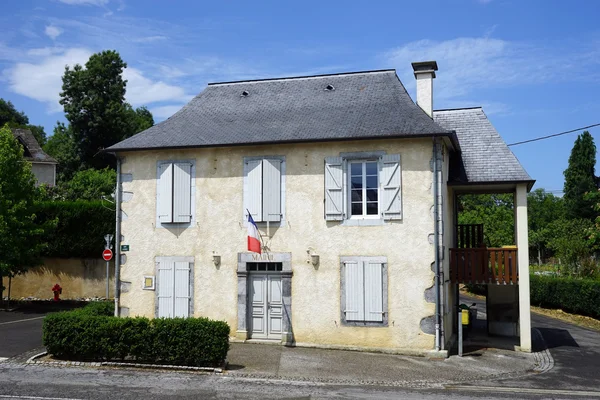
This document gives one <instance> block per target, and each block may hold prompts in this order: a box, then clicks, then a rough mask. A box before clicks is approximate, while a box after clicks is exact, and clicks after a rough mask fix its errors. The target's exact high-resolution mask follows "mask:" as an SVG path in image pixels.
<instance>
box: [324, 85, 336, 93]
mask: <svg viewBox="0 0 600 400" xmlns="http://www.w3.org/2000/svg"><path fill="white" fill-rule="evenodd" d="M325 90H329V91H332V90H335V88H334V87H333V85H331V84H329V85H327V86H326V87H325Z"/></svg>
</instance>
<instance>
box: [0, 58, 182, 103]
mask: <svg viewBox="0 0 600 400" xmlns="http://www.w3.org/2000/svg"><path fill="white" fill-rule="evenodd" d="M91 55H92V52H91V51H90V50H88V49H85V48H71V49H61V48H57V47H46V48H40V49H32V50H29V51H28V52H27V56H28V58H30V59H31V60H32V61H30V62H19V63H16V64H14V66H13V67H11V68H9V69H7V70H5V71H4V74H3V75H4V78H5V79H6V80H7V81H8V86H9V88H10V90H11V91H13V92H14V93H18V94H20V95H23V96H26V97H29V98H32V99H35V100H37V101H40V102H43V103H47V104H48V111H49V112H59V111H61V110H62V106H61V105H60V104H59V102H58V101H59V99H60V95H59V94H60V91H61V87H62V76H63V74H64V71H65V66H66V65H69V66H71V67H72V66H74V65H75V64H80V65H85V63H86V62H87V60H88V59H89V57H90V56H91ZM123 78H124V79H126V80H127V93H126V95H125V97H126V99H127V101H128V102H129V103H131V104H132V105H133V106H135V107H137V106H141V105H148V104H152V103H156V102H162V101H171V102H172V101H175V102H178V103H183V102H187V101H189V100H190V99H191V98H192V97H193V96H191V95H186V93H185V90H184V89H183V88H182V87H179V86H174V85H170V84H168V83H165V82H163V81H153V80H151V79H149V78H147V77H145V76H144V73H143V72H142V71H140V70H138V69H136V68H131V67H130V68H127V69H125V71H124V72H123ZM163 113H164V111H163Z"/></svg>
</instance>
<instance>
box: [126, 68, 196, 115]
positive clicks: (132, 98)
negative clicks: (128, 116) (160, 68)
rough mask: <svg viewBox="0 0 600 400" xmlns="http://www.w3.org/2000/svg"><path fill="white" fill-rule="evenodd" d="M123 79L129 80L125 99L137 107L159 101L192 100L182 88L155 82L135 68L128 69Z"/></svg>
mask: <svg viewBox="0 0 600 400" xmlns="http://www.w3.org/2000/svg"><path fill="white" fill-rule="evenodd" d="M123 77H124V78H125V79H127V93H126V94H125V97H126V98H127V101H128V102H129V103H131V105H133V106H135V107H137V106H141V105H147V104H150V103H156V102H159V101H173V100H175V101H187V100H188V99H189V98H190V96H188V95H186V94H185V90H184V89H183V88H182V87H180V86H173V85H169V84H167V83H165V82H162V81H158V82H153V81H152V80H150V79H148V78H146V77H145V76H144V75H143V74H142V72H141V71H140V70H138V69H135V68H131V67H129V68H127V69H126V70H125V71H124V72H123Z"/></svg>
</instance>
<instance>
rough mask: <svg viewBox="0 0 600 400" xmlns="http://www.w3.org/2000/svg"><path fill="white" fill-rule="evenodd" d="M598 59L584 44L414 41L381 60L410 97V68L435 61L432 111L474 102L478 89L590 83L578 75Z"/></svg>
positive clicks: (595, 51) (487, 39)
mask: <svg viewBox="0 0 600 400" xmlns="http://www.w3.org/2000/svg"><path fill="white" fill-rule="evenodd" d="M599 54H600V51H599V50H598V49H596V48H594V47H593V46H591V47H590V45H589V44H586V43H585V42H576V43H574V44H572V43H554V44H553V45H552V46H551V47H548V45H547V44H544V45H540V44H535V43H522V42H511V41H506V40H502V39H494V38H490V37H483V38H457V39H452V40H446V41H432V40H419V41H416V42H411V43H408V44H406V45H403V46H401V47H398V48H396V49H393V50H391V51H389V52H387V53H386V54H384V59H385V60H386V62H387V63H389V64H391V65H392V66H394V67H395V68H396V69H397V70H398V73H399V75H400V78H401V79H402V82H403V83H404V84H405V85H406V86H407V89H408V90H410V91H412V90H414V87H415V83H414V77H413V76H412V69H411V68H410V63H411V62H413V61H425V60H436V61H437V63H438V66H439V71H438V73H437V79H436V80H435V91H436V94H435V97H436V100H438V103H437V104H436V107H440V106H442V107H446V106H448V104H449V103H452V102H456V101H458V100H461V101H466V100H472V99H473V97H478V96H474V94H476V93H477V91H479V90H481V89H495V88H505V87H510V86H516V85H523V86H530V85H536V84H540V83H546V82H549V81H573V80H593V79H595V78H596V77H595V76H593V74H589V73H587V74H585V73H584V72H585V71H586V70H587V71H589V70H590V69H591V67H590V63H591V64H595V65H598V64H600V58H598V55H599ZM482 100H484V99H482ZM483 102H485V101H482V103H483ZM475 105H477V104H475ZM504 111H506V110H502V112H504Z"/></svg>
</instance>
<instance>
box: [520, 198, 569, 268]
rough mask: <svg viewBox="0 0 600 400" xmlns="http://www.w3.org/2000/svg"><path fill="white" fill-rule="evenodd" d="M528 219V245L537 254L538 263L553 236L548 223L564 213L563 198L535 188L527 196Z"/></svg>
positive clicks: (539, 263) (540, 261)
mask: <svg viewBox="0 0 600 400" xmlns="http://www.w3.org/2000/svg"><path fill="white" fill-rule="evenodd" d="M527 208H528V221H529V246H530V248H531V249H532V250H534V251H535V253H534V254H536V255H537V259H538V265H541V264H542V260H543V258H544V256H545V255H546V252H547V250H548V249H549V247H548V241H549V240H550V239H551V238H552V237H553V234H552V233H553V232H552V231H551V230H550V225H551V224H552V223H553V222H554V221H556V220H559V219H563V218H564V215H565V211H564V204H563V199H561V198H560V197H556V196H554V195H553V194H551V193H547V192H546V191H545V190H544V189H536V190H535V191H533V192H531V193H530V194H529V196H528V197H527Z"/></svg>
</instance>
